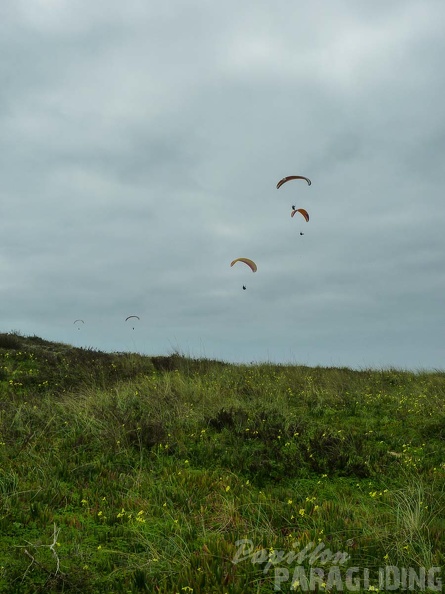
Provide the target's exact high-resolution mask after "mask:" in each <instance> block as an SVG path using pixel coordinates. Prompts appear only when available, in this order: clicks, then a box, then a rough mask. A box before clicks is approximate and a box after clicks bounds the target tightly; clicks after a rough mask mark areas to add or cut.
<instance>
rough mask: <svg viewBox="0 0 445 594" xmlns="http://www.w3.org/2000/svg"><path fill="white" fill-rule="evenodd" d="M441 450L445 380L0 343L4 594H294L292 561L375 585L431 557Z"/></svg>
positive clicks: (442, 536) (435, 547) (439, 510)
mask: <svg viewBox="0 0 445 594" xmlns="http://www.w3.org/2000/svg"><path fill="white" fill-rule="evenodd" d="M444 454H445V374H444V373H442V372H434V373H433V372H430V373H421V372H419V373H411V372H407V371H400V370H396V369H388V370H363V371H353V370H350V369H346V368H341V369H339V368H318V367H317V368H310V367H304V366H298V365H294V366H285V365H283V366H280V365H272V364H261V365H245V366H243V365H231V364H227V363H223V362H218V361H209V360H197V359H192V358H187V357H182V356H180V355H179V354H177V353H174V354H172V355H170V356H168V357H145V356H141V355H136V354H124V353H102V352H99V351H95V350H92V349H78V348H74V347H72V346H70V345H64V344H58V343H51V342H48V341H45V340H43V339H41V338H38V337H23V336H20V335H19V334H0V592H2V593H3V592H5V593H8V594H13V593H23V594H25V593H33V594H34V593H40V592H42V593H52V592H79V593H80V592H82V593H85V594H88V593H116V594H118V593H119V594H120V593H138V592H159V593H161V594H171V593H175V592H177V593H178V594H183V593H187V592H189V593H190V592H193V593H195V594H196V593H201V592H205V593H220V592H221V593H227V594H241V593H243V594H245V593H247V594H249V593H257V594H258V593H261V594H263V593H269V592H274V585H276V584H275V583H274V579H275V576H276V575H281V576H283V575H284V576H285V573H283V572H285V571H286V570H287V571H288V572H289V579H288V580H286V581H284V579H283V581H282V583H281V584H279V585H281V591H284V592H289V591H297V592H298V591H304V586H305V583H304V575H303V579H300V585H299V586H298V585H297V584H296V583H295V582H294V588H295V589H294V590H291V589H290V588H291V585H292V582H293V578H292V576H293V573H294V570H295V568H296V567H298V566H301V567H303V568H304V572H305V575H306V576H307V577H308V579H309V576H310V568H311V566H312V567H318V568H320V567H321V568H324V570H325V573H326V574H327V573H328V571H329V568H330V567H332V566H333V567H334V568H335V567H338V568H339V569H338V571H339V572H340V574H341V578H342V579H343V580H344V579H345V572H346V570H347V569H348V568H352V567H357V568H360V572H362V571H363V569H364V568H367V569H369V573H370V584H369V586H368V585H365V584H364V583H361V585H360V589H359V590H355V591H360V592H368V591H375V590H372V589H373V588H376V587H377V584H376V578H377V576H378V568H380V567H385V566H391V565H392V566H395V567H397V568H406V570H407V572H408V570H410V571H416V572H417V574H419V572H421V568H423V567H424V568H426V571H428V570H429V569H430V568H431V567H441V565H442V564H443V561H444V551H445V547H444V545H445V519H444V518H445V514H444V503H445V499H444V487H445V455H444ZM243 539H244V544H242V543H240V541H242V540H243ZM237 543H238V544H237ZM317 546H318V547H319V555H321V558H320V557H319V558H318V560H317V559H310V554H311V553H312V554H313V552H314V549H315V548H316V547H317ZM305 547H306V549H305ZM304 550H306V553H304ZM280 551H281V552H280ZM329 551H330V553H329ZM336 553H339V554H346V553H347V554H348V556H349V558H348V559H347V561H345V562H344V563H339V560H341V559H340V558H339V557H338V558H337V559H336V558H335V557H333V556H334V554H336ZM299 554H300V559H298V555H299ZM323 561H324V563H323ZM409 568H411V569H409ZM332 571H337V570H332ZM280 572H281V573H280ZM356 575H359V574H356ZM360 575H361V576H362V573H360ZM407 575H408V574H407ZM297 577H298V576H297ZM300 577H301V575H300ZM337 577H338V576H337ZM411 577H412V576H411ZM408 578H409V575H408V577H407V580H408ZM413 579H414V578H413ZM316 582H317V580H316V579H315V578H313V583H312V584H309V583H308V588H309V589H312V591H320V592H322V591H331V592H336V591H337V589H336V587H335V585H334V586H333V587H332V588H330V589H329V588H328V586H329V584H326V585H324V584H325V583H326V579H325V578H323V579H320V580H318V582H319V583H318V585H315V584H316ZM334 582H335V580H334ZM277 583H278V582H277ZM344 583H345V582H344V581H343V584H344ZM407 584H409V580H408V581H407ZM312 586H313V587H312ZM420 590H421V588H420V587H418V589H417V590H414V591H420ZM346 591H347V590H346ZM393 591H394V590H393Z"/></svg>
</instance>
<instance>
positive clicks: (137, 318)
mask: <svg viewBox="0 0 445 594" xmlns="http://www.w3.org/2000/svg"><path fill="white" fill-rule="evenodd" d="M132 318H135V319H136V320H140V319H141V318H140V317H139V316H128V318H125V321H127V320H131V319H132ZM133 330H134V326H133Z"/></svg>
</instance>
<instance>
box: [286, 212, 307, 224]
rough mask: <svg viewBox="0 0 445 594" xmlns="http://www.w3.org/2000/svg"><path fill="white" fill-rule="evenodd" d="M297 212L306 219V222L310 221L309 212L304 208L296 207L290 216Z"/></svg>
mask: <svg viewBox="0 0 445 594" xmlns="http://www.w3.org/2000/svg"><path fill="white" fill-rule="evenodd" d="M297 212H299V213H300V214H301V215H302V216H303V217H304V218H305V220H306V223H309V213H308V211H307V210H304V208H296V209H294V210H293V211H292V212H291V213H290V216H291V217H293V216H294V215H295V214H296V213H297Z"/></svg>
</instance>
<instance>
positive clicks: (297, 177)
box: [277, 175, 312, 190]
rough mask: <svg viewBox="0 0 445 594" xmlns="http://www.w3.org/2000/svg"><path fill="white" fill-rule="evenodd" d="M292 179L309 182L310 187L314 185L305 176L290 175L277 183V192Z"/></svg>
mask: <svg viewBox="0 0 445 594" xmlns="http://www.w3.org/2000/svg"><path fill="white" fill-rule="evenodd" d="M291 179H304V180H306V181H307V185H308V186H310V185H311V183H312V182H311V180H310V179H309V178H308V177H304V175H288V176H287V177H283V179H280V181H279V182H278V183H277V190H278V189H279V188H281V186H282V185H283V184H285V183H286V182H288V181H290V180H291Z"/></svg>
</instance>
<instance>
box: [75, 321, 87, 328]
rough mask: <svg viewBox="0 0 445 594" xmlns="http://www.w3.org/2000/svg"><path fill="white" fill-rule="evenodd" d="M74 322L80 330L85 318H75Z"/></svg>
mask: <svg viewBox="0 0 445 594" xmlns="http://www.w3.org/2000/svg"><path fill="white" fill-rule="evenodd" d="M73 324H76V328H77V329H78V330H80V324H85V322H84V321H83V320H74V322H73Z"/></svg>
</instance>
